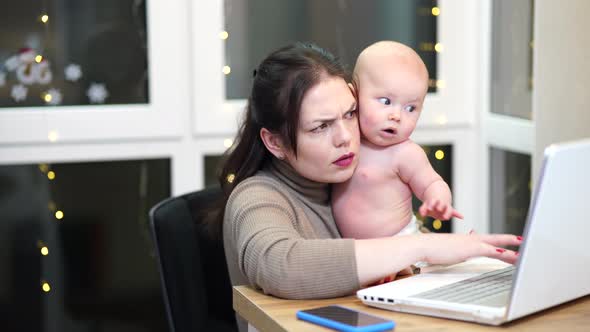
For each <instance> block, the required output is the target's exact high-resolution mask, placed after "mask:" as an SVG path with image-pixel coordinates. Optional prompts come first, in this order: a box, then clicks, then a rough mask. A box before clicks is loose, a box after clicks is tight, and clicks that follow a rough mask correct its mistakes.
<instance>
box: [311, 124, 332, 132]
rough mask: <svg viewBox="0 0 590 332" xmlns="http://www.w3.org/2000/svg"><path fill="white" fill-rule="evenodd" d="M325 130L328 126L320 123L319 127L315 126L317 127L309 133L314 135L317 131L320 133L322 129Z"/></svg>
mask: <svg viewBox="0 0 590 332" xmlns="http://www.w3.org/2000/svg"><path fill="white" fill-rule="evenodd" d="M326 128H328V124H326V123H322V124H321V125H319V126H317V127H315V128H313V129H312V130H311V131H312V132H314V133H316V132H318V131H322V130H324V129H326Z"/></svg>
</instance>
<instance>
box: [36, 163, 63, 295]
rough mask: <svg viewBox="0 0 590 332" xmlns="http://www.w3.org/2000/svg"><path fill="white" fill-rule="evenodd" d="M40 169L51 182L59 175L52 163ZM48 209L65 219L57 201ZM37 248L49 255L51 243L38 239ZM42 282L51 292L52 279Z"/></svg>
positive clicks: (56, 218) (51, 203) (53, 215)
mask: <svg viewBox="0 0 590 332" xmlns="http://www.w3.org/2000/svg"><path fill="white" fill-rule="evenodd" d="M39 171H40V172H41V174H43V175H44V176H45V177H47V180H48V181H49V182H52V181H55V179H56V177H57V174H56V173H55V171H54V170H53V169H52V167H51V165H50V164H39ZM47 209H48V210H49V211H50V213H51V214H52V218H54V219H55V220H56V221H57V222H59V221H62V220H63V219H64V212H63V210H61V209H58V207H57V204H56V203H55V202H53V201H52V200H50V201H49V202H48V203H47ZM37 248H38V249H39V252H40V254H41V256H48V255H49V252H50V251H49V245H48V244H47V243H45V241H43V240H38V241H37ZM40 282H41V290H42V291H43V292H45V293H49V292H50V291H51V284H50V281H49V280H48V279H47V278H42V279H41V281H40Z"/></svg>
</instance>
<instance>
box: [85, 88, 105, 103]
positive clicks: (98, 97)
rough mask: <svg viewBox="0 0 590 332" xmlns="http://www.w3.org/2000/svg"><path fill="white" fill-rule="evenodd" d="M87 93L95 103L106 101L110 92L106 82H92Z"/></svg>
mask: <svg viewBox="0 0 590 332" xmlns="http://www.w3.org/2000/svg"><path fill="white" fill-rule="evenodd" d="M86 95H87V96H88V99H90V102H91V103H93V104H102V103H104V101H105V99H107V97H108V96H109V92H108V91H107V89H106V87H105V85H104V84H101V83H92V84H90V87H89V88H88V91H86Z"/></svg>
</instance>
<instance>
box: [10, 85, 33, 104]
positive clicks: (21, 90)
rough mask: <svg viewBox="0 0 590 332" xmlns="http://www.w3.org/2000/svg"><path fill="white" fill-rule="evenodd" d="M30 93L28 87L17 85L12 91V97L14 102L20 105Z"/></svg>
mask: <svg viewBox="0 0 590 332" xmlns="http://www.w3.org/2000/svg"><path fill="white" fill-rule="evenodd" d="M28 91H29V90H28V89H27V87H26V86H24V85H22V84H17V85H14V86H13V87H12V90H11V91H10V96H11V97H12V99H14V101H16V102H17V103H18V102H21V101H23V100H25V99H27V92H28Z"/></svg>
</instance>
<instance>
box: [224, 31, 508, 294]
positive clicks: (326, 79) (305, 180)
mask: <svg viewBox="0 0 590 332" xmlns="http://www.w3.org/2000/svg"><path fill="white" fill-rule="evenodd" d="M348 79H349V77H348V75H347V73H346V71H345V70H344V69H343V67H342V66H341V65H340V64H339V63H338V61H337V60H336V59H335V58H334V57H333V56H332V55H331V54H330V53H328V52H326V51H324V50H322V49H320V48H319V47H317V46H314V45H310V44H301V43H296V44H293V45H290V46H287V47H284V48H281V49H279V50H277V51H275V52H273V53H272V54H270V55H269V56H268V57H267V58H266V59H265V60H263V61H262V63H261V64H260V66H259V67H258V69H257V70H256V71H255V72H254V81H253V87H252V93H251V95H250V98H249V100H248V108H247V110H246V114H245V119H244V122H243V124H242V126H241V128H240V132H239V134H238V139H237V140H236V145H235V146H234V147H233V149H232V150H231V151H230V152H229V154H228V156H227V159H226V162H225V165H224V167H223V169H222V173H221V177H220V181H221V183H222V187H223V189H224V192H225V195H226V208H225V214H224V218H223V238H224V247H225V252H226V257H227V264H228V268H229V272H230V278H231V282H232V284H233V285H239V284H250V285H254V286H256V287H259V288H261V289H262V290H263V291H264V292H265V293H267V294H272V295H275V296H278V297H283V298H290V299H306V298H326V297H337V296H343V295H348V294H351V293H353V292H355V291H356V290H358V289H359V288H360V287H361V286H363V285H367V284H370V283H372V282H375V281H377V280H379V279H380V278H383V277H385V276H388V275H390V274H392V273H396V272H399V271H401V270H403V269H404V268H406V267H408V266H410V265H411V264H413V263H415V262H417V261H426V262H429V263H434V264H450V263H457V262H461V261H463V260H465V259H467V258H470V257H474V256H488V257H494V258H499V259H501V260H504V261H507V262H510V263H513V262H514V261H515V260H516V257H517V256H516V253H515V252H513V251H509V250H505V249H502V248H498V247H497V246H506V245H519V244H520V240H519V238H517V237H516V236H513V235H477V234H470V235H462V234H422V235H409V236H400V237H388V238H378V239H366V240H353V239H342V238H341V236H340V233H339V232H338V229H337V228H336V225H335V222H334V218H333V216H332V211H331V207H330V204H329V202H330V199H329V193H330V186H329V184H330V183H340V182H343V181H345V180H347V179H349V178H350V177H351V176H352V174H353V171H354V168H355V166H356V164H357V154H358V149H359V129H358V122H357V111H356V101H355V99H354V97H353V95H352V93H351V91H350V89H349V87H348V85H347V82H348V81H349V80H348ZM349 208H354V206H351V207H349Z"/></svg>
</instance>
